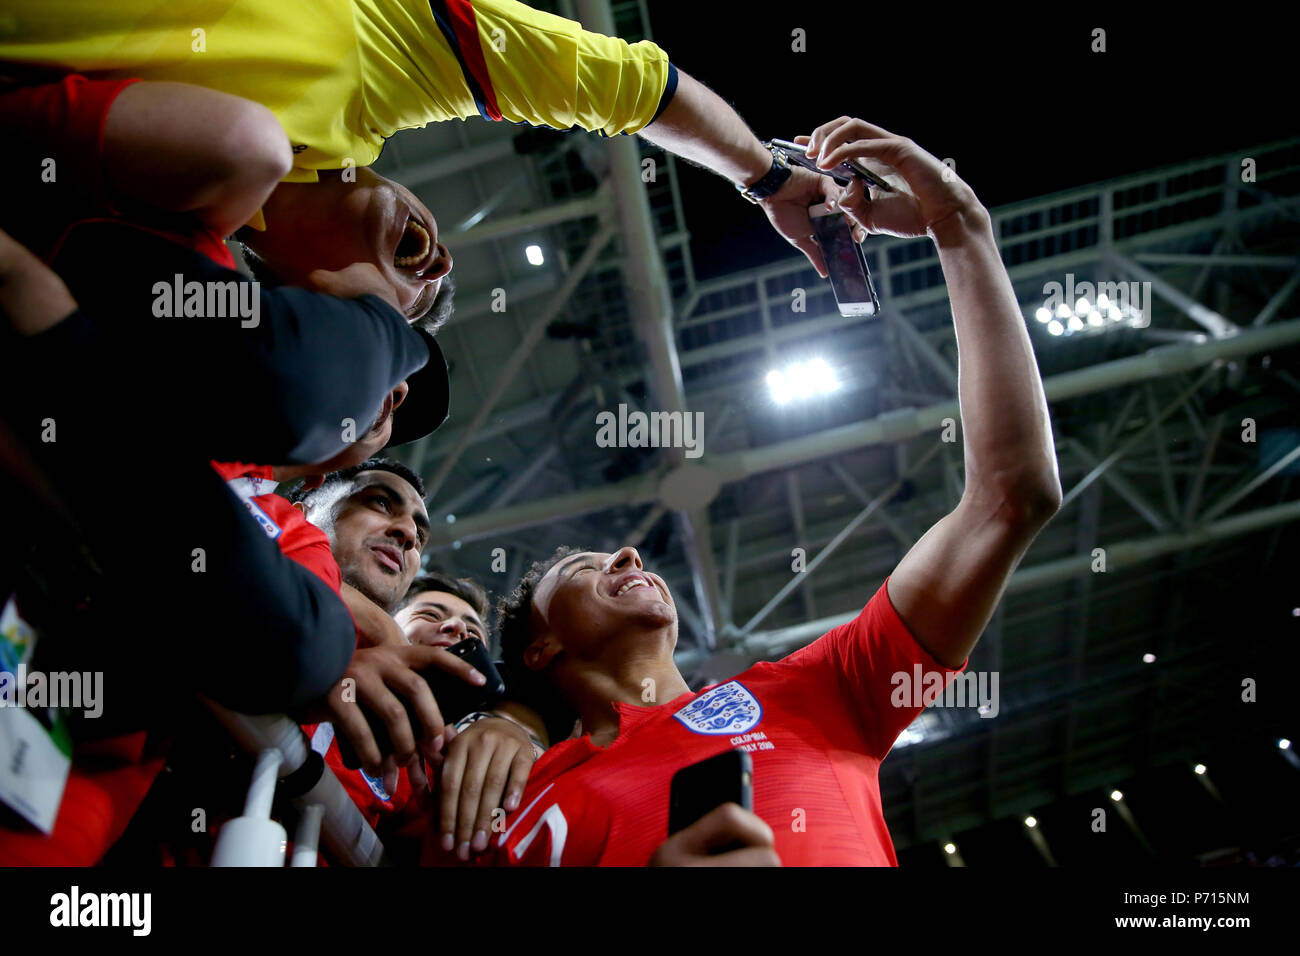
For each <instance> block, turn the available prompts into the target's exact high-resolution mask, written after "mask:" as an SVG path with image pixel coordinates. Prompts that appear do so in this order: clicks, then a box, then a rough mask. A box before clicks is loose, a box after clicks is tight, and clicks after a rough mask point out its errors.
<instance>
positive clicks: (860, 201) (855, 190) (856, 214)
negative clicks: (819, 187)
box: [837, 179, 871, 242]
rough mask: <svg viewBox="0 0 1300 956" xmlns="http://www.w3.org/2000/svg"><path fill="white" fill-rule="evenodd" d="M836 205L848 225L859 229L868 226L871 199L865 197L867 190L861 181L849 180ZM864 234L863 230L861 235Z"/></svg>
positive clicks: (855, 233)
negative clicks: (847, 219) (848, 222)
mask: <svg viewBox="0 0 1300 956" xmlns="http://www.w3.org/2000/svg"><path fill="white" fill-rule="evenodd" d="M837 205H838V206H839V208H840V209H842V210H843V211H844V214H845V215H847V216H848V217H849V221H850V223H852V224H854V225H856V226H858V227H859V228H861V227H865V226H867V225H868V221H869V217H870V215H871V199H870V197H869V196H868V195H867V190H866V187H865V186H864V185H863V184H862V180H860V179H852V180H850V181H849V184H848V185H847V186H846V187H844V191H843V192H842V193H840V198H839V200H838V202H837ZM865 232H866V230H865V228H864V229H863V233H864V234H865ZM854 235H855V237H856V235H857V230H856V229H855V230H854ZM858 241H859V242H861V241H862V240H860V239H859V240H858Z"/></svg>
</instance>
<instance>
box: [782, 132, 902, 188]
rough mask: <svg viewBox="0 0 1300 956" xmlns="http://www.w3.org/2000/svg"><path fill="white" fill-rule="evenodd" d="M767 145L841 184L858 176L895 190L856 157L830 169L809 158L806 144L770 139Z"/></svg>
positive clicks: (804, 166)
mask: <svg viewBox="0 0 1300 956" xmlns="http://www.w3.org/2000/svg"><path fill="white" fill-rule="evenodd" d="M765 145H768V146H775V147H776V148H777V149H779V150H781V152H782V153H784V154H785V158H786V161H787V162H789V163H793V164H794V165H796V166H802V167H803V168H804V169H811V170H812V171H813V172H814V173H819V174H821V175H822V176H829V177H831V179H833V180H835V181H836V182H837V183H839V184H840V185H841V186H847V185H848V184H849V180H850V179H853V178H854V177H856V178H858V179H861V180H864V181H865V182H868V183H871V185H873V186H875V187H876V188H878V189H880V190H882V191H884V192H887V193H892V192H894V187H893V186H891V185H889V183H887V182H885V180H884V178H883V177H881V176H880V175H878V174H876V173H873V172H872V171H871V170H870V169H868V168H867V167H866V166H864V165H863V164H862V163H860V162H858V161H857V160H856V159H848V160H845V161H844V162H842V163H840V164H839V165H838V166H833V167H832V168H830V169H822V168H821V167H820V166H818V165H817V164H816V163H814V162H813V161H812V160H811V159H809V158H808V148H807V147H806V146H800V145H799V144H798V143H792V142H790V141H789V140H785V139H773V140H769V141H768V142H767V143H766V144H765Z"/></svg>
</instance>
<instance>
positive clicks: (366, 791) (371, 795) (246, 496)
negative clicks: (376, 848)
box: [212, 461, 415, 827]
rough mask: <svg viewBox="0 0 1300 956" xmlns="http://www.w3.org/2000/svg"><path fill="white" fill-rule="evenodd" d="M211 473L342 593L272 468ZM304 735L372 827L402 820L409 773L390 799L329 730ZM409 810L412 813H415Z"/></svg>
mask: <svg viewBox="0 0 1300 956" xmlns="http://www.w3.org/2000/svg"><path fill="white" fill-rule="evenodd" d="M212 467H213V468H215V469H216V470H217V473H218V474H220V475H221V477H223V478H225V479H226V483H227V484H228V485H229V486H230V490H231V491H232V492H234V493H235V495H236V496H238V497H239V499H240V500H241V501H243V503H244V507H246V508H247V509H248V513H249V514H250V515H251V516H252V517H253V519H254V520H255V521H256V522H257V523H258V525H259V526H260V527H261V528H262V530H263V531H264V532H266V535H267V537H270V538H274V539H275V543H276V544H277V545H279V547H280V551H281V553H283V554H284V556H285V557H286V558H292V559H293V560H294V561H297V562H298V563H299V564H301V565H303V566H304V567H306V568H307V569H308V570H310V571H313V572H315V573H316V574H317V575H318V576H319V577H320V578H321V579H322V580H323V581H324V582H325V583H326V584H328V585H329V586H330V587H331V588H332V589H333V590H334V591H335V593H340V592H341V591H342V588H343V578H342V574H341V573H340V571H339V566H338V562H337V561H335V560H334V554H333V552H332V551H331V550H330V541H329V538H328V537H327V536H326V535H325V532H323V531H321V530H320V528H317V527H316V526H315V525H314V524H312V523H311V522H310V521H308V520H307V518H306V517H305V516H304V515H303V513H302V512H301V511H299V510H298V509H297V508H295V507H294V506H293V505H292V504H290V503H289V501H288V499H286V498H282V497H280V496H279V495H277V494H275V488H276V481H275V478H274V477H272V471H271V468H270V466H268V465H248V464H244V463H242V462H217V461H214V462H213V463H212ZM302 729H303V732H304V733H305V734H306V735H307V737H308V738H309V739H310V740H311V746H312V749H313V750H315V751H316V752H317V753H319V754H320V755H321V756H322V757H324V758H325V763H326V764H328V765H329V768H330V770H332V771H333V772H334V776H336V777H338V778H339V782H340V783H342V784H343V788H344V789H345V790H347V792H348V796H350V797H351V798H352V802H353V803H355V804H356V805H357V807H358V808H359V809H360V810H361V812H362V814H363V815H364V816H365V818H366V820H367V821H368V822H369V823H370V825H371V826H372V827H378V826H379V825H380V823H381V822H385V823H387V822H389V821H392V820H393V819H395V818H403V815H404V814H405V812H406V811H407V805H408V803H410V799H411V784H410V782H409V781H408V780H407V777H406V770H405V768H402V769H400V770H398V773H397V787H396V789H395V792H393V793H391V794H390V793H388V792H387V791H385V790H384V784H383V780H382V779H380V778H378V777H371V776H369V775H368V774H366V773H365V772H364V771H362V770H349V769H348V768H347V767H345V766H343V758H342V756H340V754H339V747H338V743H337V742H335V740H334V727H333V726H332V725H331V724H327V723H321V724H303V725H302ZM411 809H412V811H414V809H415V808H411Z"/></svg>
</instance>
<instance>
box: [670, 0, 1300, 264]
mask: <svg viewBox="0 0 1300 956" xmlns="http://www.w3.org/2000/svg"><path fill="white" fill-rule="evenodd" d="M648 6H649V10H650V22H651V28H652V30H653V36H654V40H655V42H656V43H658V44H659V45H660V46H662V47H663V48H664V49H665V50H667V51H668V54H669V56H670V58H671V59H672V60H673V62H674V63H675V64H676V65H678V66H679V67H681V68H682V69H685V70H686V71H687V72H688V73H690V74H691V75H693V76H694V77H696V78H697V79H699V80H701V81H702V82H704V83H706V84H707V85H708V86H710V87H711V88H712V89H714V90H715V91H717V92H718V93H719V95H721V96H722V97H723V98H724V99H726V100H728V101H729V102H731V103H732V104H733V105H734V106H735V107H736V108H737V110H738V111H739V112H740V114H741V115H742V116H743V117H745V119H746V120H747V121H748V122H749V124H750V126H751V127H752V128H753V129H754V132H755V133H757V134H758V136H759V137H760V138H762V139H768V138H770V137H772V136H777V137H780V138H782V139H790V138H793V137H794V136H795V135H797V134H799V133H810V132H812V129H813V128H814V127H815V126H816V125H818V124H820V123H824V122H826V121H828V120H831V119H834V118H836V117H838V116H840V115H845V114H847V115H850V116H860V117H862V118H863V119H866V120H868V121H870V122H872V123H874V124H876V125H877V126H882V127H884V128H885V129H888V130H890V131H891V132H896V133H899V134H901V135H905V136H909V137H911V138H912V139H913V140H915V141H916V142H917V143H918V144H920V145H921V146H922V147H923V148H925V149H927V150H928V151H929V152H931V153H933V154H934V155H935V156H937V157H939V158H940V159H943V158H946V157H951V158H952V159H954V160H955V161H956V168H957V173H958V175H960V176H961V177H962V179H964V180H965V181H966V182H967V183H969V184H970V185H971V186H972V187H973V188H974V189H975V192H976V193H977V194H978V195H979V197H980V199H981V200H982V201H983V202H984V204H985V205H986V206H990V207H992V206H998V205H1002V204H1004V203H1009V202H1014V201H1016V200H1021V199H1028V198H1031V197H1034V196H1040V195H1043V194H1046V193H1052V192H1057V191H1060V190H1063V189H1068V188H1071V187H1074V186H1080V185H1086V184H1088V183H1093V182H1096V181H1099V180H1102V179H1108V178H1111V177H1115V176H1122V175H1124V174H1127V173H1136V172H1141V171H1143V170H1146V169H1149V168H1152V167H1155V166H1161V165H1167V164H1170V163H1176V162H1180V161H1183V160H1189V159H1196V158H1199V157H1203V156H1207V155H1214V154H1218V153H1223V152H1228V151H1231V150H1233V149H1236V148H1239V147H1245V146H1251V145H1256V144H1261V143H1264V142H1268V141H1272V140H1276V139H1280V138H1282V137H1284V136H1287V135H1291V134H1293V133H1294V132H1295V131H1296V129H1297V127H1300V122H1297V120H1296V108H1295V95H1296V92H1297V89H1300V81H1298V80H1297V78H1296V72H1295V59H1296V54H1295V53H1294V51H1292V50H1290V49H1289V48H1288V45H1289V44H1290V43H1291V37H1292V32H1291V31H1290V30H1289V29H1286V28H1283V27H1281V26H1280V25H1279V24H1278V23H1276V22H1273V21H1271V20H1270V18H1269V16H1268V15H1266V14H1263V13H1262V11H1257V9H1256V8H1244V7H1243V8H1241V13H1240V14H1238V13H1236V12H1234V11H1232V9H1231V8H1220V10H1221V11H1222V12H1221V13H1220V14H1219V15H1216V16H1215V18H1214V19H1210V18H1209V17H1208V16H1206V15H1204V14H1203V13H1202V12H1199V11H1198V12H1195V13H1193V12H1192V11H1193V9H1194V8H1192V7H1181V8H1179V7H1171V8H1168V12H1163V13H1157V12H1154V11H1146V10H1137V9H1135V8H1134V7H1133V5H1128V6H1125V5H1111V6H1109V7H1105V6H1103V7H1101V8H1098V7H1096V6H1094V5H1091V4H1090V5H1089V6H1088V8H1087V9H1057V10H1053V9H1051V8H1048V7H1045V6H1036V7H1035V8H1033V9H1032V12H1030V11H1029V10H1027V9H1025V8H1021V9H1019V10H1017V9H1015V8H1002V7H997V6H992V5H990V6H982V7H976V6H974V5H971V6H965V7H962V8H952V9H950V8H946V7H944V6H941V5H933V4H929V3H924V4H922V3H912V4H903V5H899V6H896V7H893V8H892V9H888V10H879V11H875V10H873V8H872V7H871V5H869V4H862V5H852V7H851V8H850V7H848V6H847V5H830V4H820V3H817V4H808V5H806V8H803V7H801V6H800V5H798V4H787V5H783V6H780V7H777V6H771V5H752V4H737V3H720V2H717V0H697V2H682V0H649V3H648ZM845 9H851V10H852V12H850V13H845V12H842V11H843V10H845ZM1209 9H1210V8H1205V12H1206V13H1208V12H1209ZM1225 15H1226V16H1225ZM796 27H801V28H803V29H804V30H805V31H806V34H807V37H806V47H807V52H805V53H795V52H793V51H792V50H791V31H792V30H793V29H794V28H796ZM1097 27H1100V28H1102V29H1105V31H1106V52H1105V53H1092V52H1091V46H1092V31H1093V29H1094V28H1097ZM681 186H682V190H683V201H684V203H685V205H686V217H687V222H688V224H689V226H690V230H691V233H692V236H693V242H694V246H695V252H696V261H697V265H698V266H699V267H700V273H701V277H707V276H708V275H711V274H713V273H714V272H715V271H717V272H721V271H728V270H730V269H734V268H737V267H738V265H741V263H738V262H737V259H738V258H739V259H742V260H749V261H748V263H747V264H757V263H760V262H768V261H771V260H774V259H778V258H781V257H783V256H788V255H789V247H788V246H787V245H786V244H785V243H783V242H782V241H781V240H780V238H779V237H777V236H776V235H775V234H773V233H772V231H771V229H770V228H769V227H768V226H767V225H766V221H765V220H764V219H763V217H762V214H761V213H760V212H759V211H758V210H756V209H746V208H743V207H737V206H735V205H734V204H733V203H731V202H730V201H729V200H728V197H727V196H726V194H725V193H724V192H722V188H724V187H723V186H722V185H720V184H719V182H718V181H717V178H716V177H714V176H712V175H710V174H709V173H706V172H704V171H702V170H687V171H685V172H684V173H683V174H682V176H681Z"/></svg>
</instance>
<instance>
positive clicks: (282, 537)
mask: <svg viewBox="0 0 1300 956" xmlns="http://www.w3.org/2000/svg"><path fill="white" fill-rule="evenodd" d="M212 467H213V468H215V469H216V471H217V474H219V475H220V476H221V477H222V478H224V479H226V484H227V486H229V488H230V490H231V491H232V492H233V493H234V494H235V496H236V497H237V498H239V500H240V501H242V502H243V503H244V507H245V508H247V509H248V513H249V514H250V515H251V516H252V518H253V520H254V521H256V522H257V524H258V526H259V527H261V529H262V530H263V531H264V532H265V533H266V536H267V537H268V538H273V539H274V540H275V543H276V544H277V545H278V546H279V548H280V553H281V554H283V555H284V556H285V557H286V558H292V559H293V560H294V561H297V562H298V563H299V564H301V565H302V566H303V567H305V568H307V570H309V571H311V572H313V573H314V574H315V575H316V576H317V577H319V578H320V579H321V580H322V581H324V582H325V583H326V584H328V585H329V586H330V588H331V590H333V591H334V593H335V594H340V593H341V592H342V590H343V575H342V573H341V572H340V571H339V565H338V562H337V561H335V560H334V553H333V552H332V551H331V550H330V539H329V538H328V537H326V536H325V532H324V531H322V530H321V529H320V528H318V527H316V526H315V525H314V524H312V523H311V522H310V521H308V520H307V518H306V516H305V515H304V514H303V513H302V512H301V511H299V510H298V509H297V508H295V507H294V506H293V505H292V504H290V503H289V500H288V499H287V498H281V497H280V496H279V495H277V494H276V493H275V488H276V484H277V482H276V480H275V478H274V477H272V474H273V473H272V470H271V466H270V465H248V464H244V463H243V462H238V461H231V462H220V461H214V462H213V463H212Z"/></svg>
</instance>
